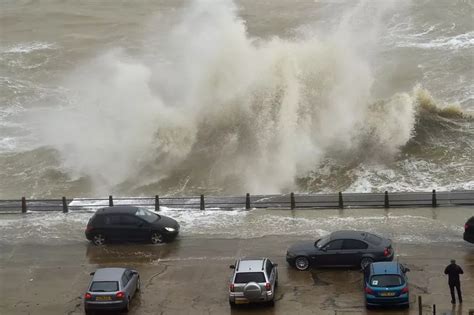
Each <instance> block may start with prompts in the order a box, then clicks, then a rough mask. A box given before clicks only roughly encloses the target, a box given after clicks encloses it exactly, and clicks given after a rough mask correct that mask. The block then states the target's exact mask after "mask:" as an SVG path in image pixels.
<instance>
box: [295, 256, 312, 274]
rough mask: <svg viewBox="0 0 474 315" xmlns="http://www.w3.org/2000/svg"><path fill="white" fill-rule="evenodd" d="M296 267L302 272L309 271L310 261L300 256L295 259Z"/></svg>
mask: <svg viewBox="0 0 474 315" xmlns="http://www.w3.org/2000/svg"><path fill="white" fill-rule="evenodd" d="M295 267H296V269H298V270H300V271H304V270H308V269H309V260H308V257H305V256H299V257H296V259H295Z"/></svg>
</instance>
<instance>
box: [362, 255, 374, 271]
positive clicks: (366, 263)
mask: <svg viewBox="0 0 474 315" xmlns="http://www.w3.org/2000/svg"><path fill="white" fill-rule="evenodd" d="M373 262H374V260H373V259H372V258H370V257H364V258H362V259H361V261H360V268H361V269H362V270H365V268H367V267H368V266H369V265H370V264H371V263H373Z"/></svg>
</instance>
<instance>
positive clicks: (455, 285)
mask: <svg viewBox="0 0 474 315" xmlns="http://www.w3.org/2000/svg"><path fill="white" fill-rule="evenodd" d="M454 288H456V291H457V292H458V298H459V302H462V295H461V283H460V282H458V283H456V282H455V283H450V284H449V290H451V301H453V302H455V301H456V298H455V296H454Z"/></svg>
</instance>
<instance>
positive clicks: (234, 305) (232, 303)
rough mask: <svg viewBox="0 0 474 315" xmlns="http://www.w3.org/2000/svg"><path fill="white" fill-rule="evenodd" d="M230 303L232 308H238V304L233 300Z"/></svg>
mask: <svg viewBox="0 0 474 315" xmlns="http://www.w3.org/2000/svg"><path fill="white" fill-rule="evenodd" d="M229 305H230V308H236V307H237V305H236V304H235V303H234V302H232V301H229Z"/></svg>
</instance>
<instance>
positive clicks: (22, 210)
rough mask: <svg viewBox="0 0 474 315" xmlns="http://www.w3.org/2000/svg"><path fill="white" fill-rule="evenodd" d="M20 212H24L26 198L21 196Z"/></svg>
mask: <svg viewBox="0 0 474 315" xmlns="http://www.w3.org/2000/svg"><path fill="white" fill-rule="evenodd" d="M21 213H26V198H25V197H21Z"/></svg>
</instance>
